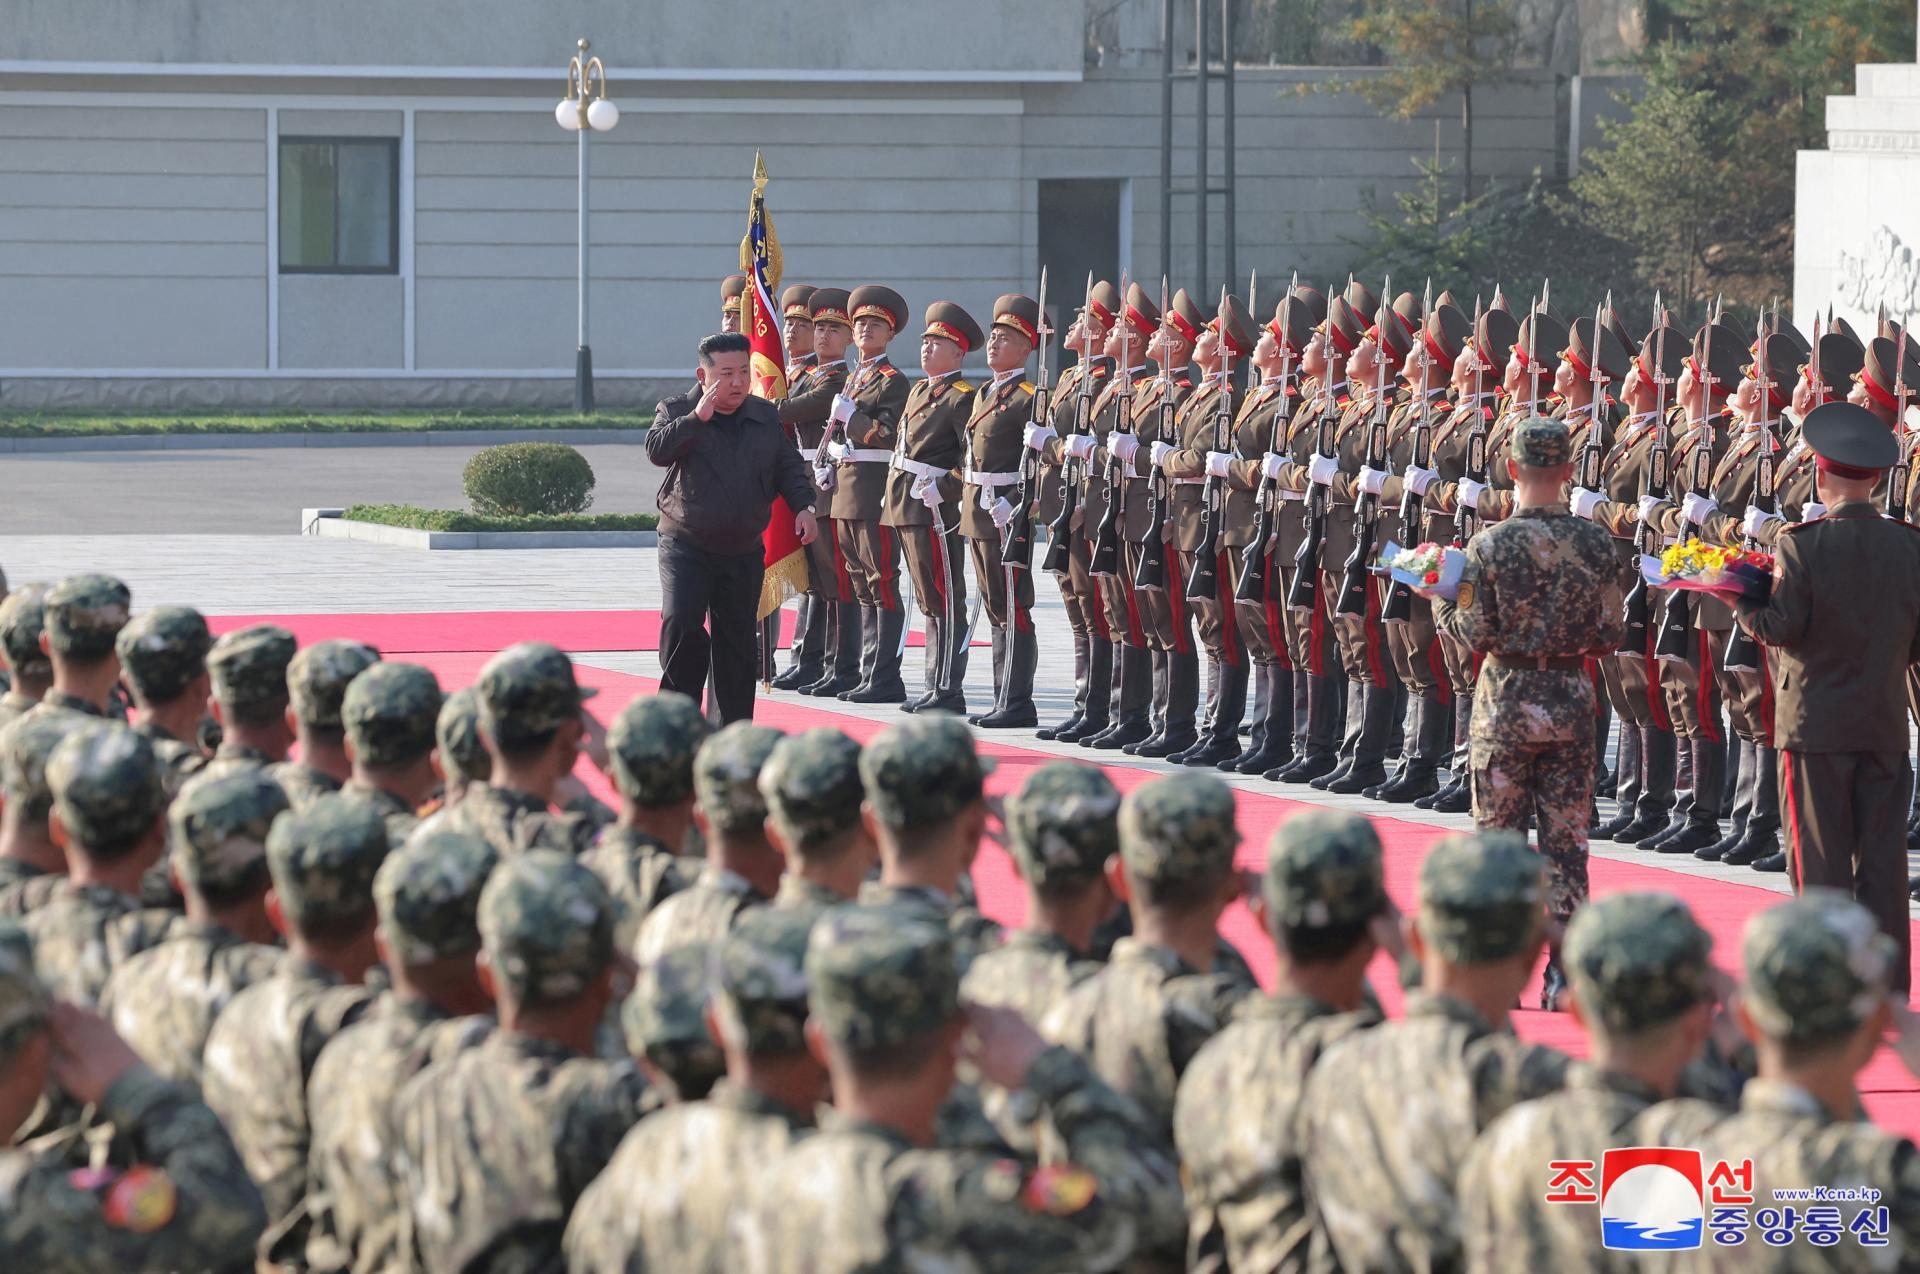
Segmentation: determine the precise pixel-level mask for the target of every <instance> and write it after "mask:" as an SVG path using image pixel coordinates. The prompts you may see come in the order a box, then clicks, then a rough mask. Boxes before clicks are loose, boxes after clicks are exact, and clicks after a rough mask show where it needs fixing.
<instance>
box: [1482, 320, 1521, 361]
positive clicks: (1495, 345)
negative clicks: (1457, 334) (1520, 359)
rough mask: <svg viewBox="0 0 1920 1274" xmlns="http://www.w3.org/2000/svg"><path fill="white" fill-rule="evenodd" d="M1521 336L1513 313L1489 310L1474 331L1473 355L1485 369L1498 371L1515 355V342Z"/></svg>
mask: <svg viewBox="0 0 1920 1274" xmlns="http://www.w3.org/2000/svg"><path fill="white" fill-rule="evenodd" d="M1519 335H1520V324H1519V322H1518V321H1517V320H1515V318H1514V317H1513V311H1511V310H1508V309H1506V308H1505V307H1501V308H1499V309H1489V310H1488V311H1487V312H1486V313H1484V314H1482V315H1481V316H1480V323H1479V325H1478V326H1476V327H1475V328H1474V329H1473V353H1474V357H1475V358H1477V359H1479V360H1480V363H1481V365H1482V366H1483V367H1488V368H1492V369H1495V370H1498V369H1500V368H1502V367H1505V366H1506V365H1507V359H1508V358H1509V357H1511V356H1512V354H1513V342H1514V341H1515V340H1516V339H1517V338H1518V337H1519Z"/></svg>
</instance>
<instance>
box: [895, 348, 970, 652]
mask: <svg viewBox="0 0 1920 1274" xmlns="http://www.w3.org/2000/svg"><path fill="white" fill-rule="evenodd" d="M973 401H974V387H973V386H972V385H971V384H969V383H968V382H966V381H964V380H962V379H960V378H959V377H958V376H942V377H937V378H928V379H926V380H921V381H918V382H916V383H915V384H914V386H913V389H912V392H911V393H909V394H908V396H907V406H906V410H905V411H904V412H903V413H902V414H901V417H900V429H899V434H898V438H897V443H896V449H895V453H894V461H893V468H892V469H891V471H890V472H889V473H888V474H887V492H886V499H885V503H884V505H883V507H882V509H881V514H880V525H881V527H882V528H883V529H886V530H891V531H892V532H894V533H895V534H896V535H897V536H898V537H899V540H900V548H901V551H902V553H903V554H904V555H905V557H906V563H907V574H908V576H909V578H911V580H912V581H913V599H914V602H915V604H916V605H917V606H919V608H920V613H921V614H922V615H924V616H926V617H927V618H928V619H942V618H945V617H947V616H948V615H950V614H953V613H958V614H961V615H964V614H965V613H966V600H967V576H966V570H965V568H964V567H963V566H962V565H961V563H962V561H963V560H964V554H965V552H966V547H965V545H963V544H962V543H961V539H960V520H959V518H958V517H957V516H956V509H955V506H956V503H957V501H958V500H959V498H960V480H959V478H958V477H956V476H955V471H956V470H958V469H959V468H960V464H961V458H962V457H963V456H964V454H965V450H966V432H965V430H966V420H967V416H968V414H969V413H970V412H971V411H972V409H973ZM929 482H930V483H932V484H933V487H934V489H936V490H938V491H939V493H940V497H941V499H940V509H939V511H938V512H937V513H936V512H935V511H934V510H932V509H929V508H928V507H927V505H926V502H925V501H924V500H922V499H921V498H920V497H919V496H917V495H915V494H914V490H915V488H916V487H920V486H923V485H925V484H926V483H929ZM936 521H937V522H939V523H940V525H939V526H938V527H936V526H935V525H934V524H935V522H936Z"/></svg>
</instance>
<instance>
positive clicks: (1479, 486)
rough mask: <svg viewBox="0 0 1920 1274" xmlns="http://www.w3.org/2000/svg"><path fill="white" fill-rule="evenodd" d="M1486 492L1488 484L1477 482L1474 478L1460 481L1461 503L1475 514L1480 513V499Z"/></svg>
mask: <svg viewBox="0 0 1920 1274" xmlns="http://www.w3.org/2000/svg"><path fill="white" fill-rule="evenodd" d="M1486 490H1487V484H1486V483H1484V482H1475V481H1474V480H1473V479H1472V478H1462V479H1460V490H1459V495H1460V503H1462V504H1464V505H1466V506H1467V507H1468V508H1469V509H1472V510H1473V511H1474V512H1475V513H1478V512H1479V511H1480V497H1481V496H1482V495H1484V494H1485V493H1486Z"/></svg>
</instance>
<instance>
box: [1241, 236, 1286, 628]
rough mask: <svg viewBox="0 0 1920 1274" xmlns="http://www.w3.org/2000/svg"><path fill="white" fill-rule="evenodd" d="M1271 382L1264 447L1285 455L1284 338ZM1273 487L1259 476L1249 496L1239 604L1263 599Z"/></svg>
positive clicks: (1271, 528)
mask: <svg viewBox="0 0 1920 1274" xmlns="http://www.w3.org/2000/svg"><path fill="white" fill-rule="evenodd" d="M1299 281H1300V276H1299V275H1297V274H1296V275H1295V276H1294V283H1295V284H1298V283H1299ZM1287 291H1288V294H1289V295H1291V294H1292V291H1293V289H1292V288H1291V287H1290V288H1288V289H1287ZM1274 383H1275V384H1277V385H1279V386H1280V399H1279V402H1278V403H1277V404H1275V406H1274V409H1273V425H1272V426H1271V427H1270V428H1269V429H1268V430H1267V450H1268V451H1270V452H1273V453H1274V454H1276V455H1285V454H1286V450H1287V434H1288V433H1289V432H1290V429H1291V425H1292V417H1293V403H1292V401H1291V397H1292V396H1291V394H1290V393H1289V392H1288V391H1289V390H1290V389H1291V388H1292V386H1293V351H1292V349H1290V348H1288V346H1287V345H1286V343H1285V341H1284V340H1283V341H1282V342H1281V345H1280V375H1279V378H1278V379H1277V380H1276V381H1275V382H1274ZM1276 488H1277V484H1276V483H1275V482H1274V480H1273V479H1272V478H1271V477H1270V476H1268V475H1267V474H1265V473H1262V474H1261V475H1260V489H1259V490H1258V491H1256V492H1254V496H1253V510H1254V513H1253V540H1252V542H1251V543H1249V544H1248V545H1247V547H1246V548H1245V549H1243V550H1242V551H1241V553H1240V583H1239V584H1238V585H1237V586H1236V587H1235V588H1234V590H1233V600H1234V602H1235V603H1236V604H1239V605H1245V606H1264V605H1266V602H1267V557H1268V553H1269V549H1268V546H1267V541H1268V540H1269V539H1270V538H1272V536H1273V533H1274V520H1275V518H1276V516H1277V515H1278V512H1279V509H1278V506H1279V503H1280V499H1279V492H1278V490H1277V489H1276Z"/></svg>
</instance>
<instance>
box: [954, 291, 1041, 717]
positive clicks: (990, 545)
mask: <svg viewBox="0 0 1920 1274" xmlns="http://www.w3.org/2000/svg"><path fill="white" fill-rule="evenodd" d="M1040 322H1041V316H1040V303H1039V302H1038V301H1036V300H1034V299H1033V298H1032V297H1030V296H1022V295H1020V294H1019V293H1017V292H1009V293H1007V294H1006V295H1005V296H1003V297H1001V298H1000V299H999V300H997V301H995V302H994V303H993V327H992V329H991V330H990V331H989V332H988V333H987V349H986V353H987V369H988V370H989V371H991V372H992V373H993V380H992V381H991V382H990V383H989V384H987V385H985V386H983V387H982V388H981V390H980V392H979V394H977V395H976V396H975V398H974V404H973V410H972V411H971V412H969V413H968V415H967V423H966V430H965V432H966V437H965V440H964V441H965V445H966V473H965V474H964V475H963V476H964V477H965V479H966V489H965V490H964V491H963V492H962V493H961V496H960V534H961V535H963V536H965V537H966V540H967V544H968V547H969V548H971V549H972V551H973V576H974V579H976V580H977V581H979V586H980V593H981V596H982V597H983V598H984V599H985V602H986V610H987V619H988V621H989V622H990V623H991V624H992V625H993V708H992V710H991V711H988V712H984V713H980V714H978V715H976V716H974V717H972V718H970V720H971V721H972V723H973V724H974V725H977V726H984V727H986V728H987V729H990V730H1006V729H1014V728H1024V727H1026V726H1031V725H1034V724H1037V723H1038V721H1039V720H1040V714H1039V711H1038V709H1036V708H1035V707H1034V706H1033V670H1034V667H1035V665H1036V664H1037V663H1038V662H1039V658H1040V650H1039V646H1038V644H1037V643H1036V641H1035V638H1034V632H1033V572H1032V571H1031V570H1020V569H1014V568H1010V567H1008V566H1006V565H1004V564H1003V563H1002V561H1001V558H1000V542H1001V536H1002V534H1003V532H1004V528H1006V527H1007V526H1009V525H1011V524H1012V522H1013V515H1014V507H1013V504H1012V501H1013V500H1018V499H1020V498H1021V495H1020V462H1021V460H1022V458H1023V457H1024V456H1025V455H1026V450H1025V448H1024V445H1023V443H1024V439H1025V436H1026V432H1027V427H1028V426H1029V425H1030V424H1032V423H1033V394H1034V386H1033V382H1032V381H1030V380H1028V379H1027V378H1026V370H1027V359H1029V358H1031V357H1032V356H1033V351H1034V348H1035V347H1036V346H1037V345H1039V343H1040ZM1042 428H1045V426H1042ZM1049 432H1051V431H1050V430H1049Z"/></svg>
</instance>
